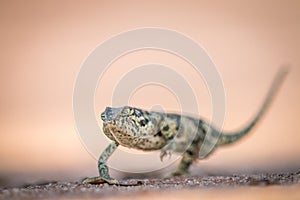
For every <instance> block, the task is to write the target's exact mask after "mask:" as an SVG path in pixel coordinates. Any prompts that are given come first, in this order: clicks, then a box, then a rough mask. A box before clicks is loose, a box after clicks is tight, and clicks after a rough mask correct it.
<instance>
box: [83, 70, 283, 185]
mask: <svg viewBox="0 0 300 200" xmlns="http://www.w3.org/2000/svg"><path fill="white" fill-rule="evenodd" d="M287 72H288V70H287V69H286V68H284V67H282V68H280V70H279V71H278V72H277V73H276V76H275V78H274V80H273V82H272V84H271V87H270V89H269V91H268V93H267V95H266V97H265V100H264V102H263V104H262V105H261V107H260V109H259V110H258V112H257V114H256V115H254V117H253V119H251V120H250V122H249V123H247V124H246V125H245V126H244V127H242V128H241V129H239V130H237V131H234V132H224V131H220V130H218V129H217V128H215V127H214V126H213V125H211V124H210V123H208V122H206V121H204V120H203V119H200V118H194V117H191V116H188V115H182V114H176V113H163V112H157V111H148V110H143V109H140V108H136V107H132V106H123V107H115V108H113V107H106V109H105V110H104V112H102V113H101V119H102V121H103V132H104V134H105V135H106V136H107V137H108V138H109V139H110V140H111V142H110V144H109V145H108V146H107V147H106V149H105V150H104V151H103V152H102V154H101V155H100V157H99V159H98V171H99V176H96V177H92V178H86V179H84V180H83V183H90V184H100V183H108V184H119V181H118V180H117V179H114V178H112V177H111V176H110V174H109V169H108V166H107V164H106V162H107V160H108V159H109V157H110V156H111V155H112V154H113V152H114V151H115V150H116V149H117V147H118V146H120V145H121V146H124V147H127V148H134V149H138V150H143V151H155V150H160V151H161V154H160V159H161V160H162V159H163V158H164V157H165V156H167V155H170V154H171V153H172V152H175V153H181V160H180V163H179V165H178V166H177V168H176V169H175V171H174V172H172V173H171V175H172V176H180V175H186V174H188V173H189V167H190V166H191V164H192V163H193V162H194V161H196V160H198V159H200V156H199V154H200V150H201V151H202V150H204V151H205V150H207V153H206V155H205V156H204V157H201V159H204V158H206V157H207V156H208V155H210V154H211V153H212V152H214V150H215V149H216V148H218V147H221V146H225V145H229V144H232V143H234V142H236V141H239V140H240V139H241V138H243V137H244V136H245V135H247V134H248V133H249V132H250V130H252V129H253V127H254V126H255V125H256V124H257V122H258V121H259V120H260V119H261V117H262V116H263V114H264V113H265V112H266V110H267V108H268V107H269V105H270V103H271V101H272V99H273V98H274V96H275V94H276V93H277V91H278V89H279V87H280V85H281V84H282V83H283V80H284V78H285V76H286V74H287ZM206 137H207V139H206V140H207V141H208V142H206V143H205V142H204V139H205V138H206ZM211 147H212V148H211ZM209 148H211V149H210V150H208V149H209Z"/></svg>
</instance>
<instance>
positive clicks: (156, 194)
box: [0, 172, 300, 199]
mask: <svg viewBox="0 0 300 200" xmlns="http://www.w3.org/2000/svg"><path fill="white" fill-rule="evenodd" d="M241 195H242V196H243V197H245V198H246V197H247V198H249V199H250V198H251V199H253V198H258V199H260V198H261V199H262V198H263V199H285V198H287V199H300V172H298V173H282V174H278V173H277V174H259V175H232V176H207V177H175V178H168V179H128V180H121V181H120V185H108V184H106V183H104V184H99V185H90V184H81V183H80V182H45V183H40V184H32V185H24V186H22V187H7V188H6V187H2V188H1V189H0V199H45V198H47V199H94V198H102V199H140V198H143V199H166V198H172V199H183V198H189V199H199V198H200V197H209V198H210V199H218V198H222V199H229V198H230V199H234V198H238V197H239V198H240V197H241ZM247 198H246V199H247Z"/></svg>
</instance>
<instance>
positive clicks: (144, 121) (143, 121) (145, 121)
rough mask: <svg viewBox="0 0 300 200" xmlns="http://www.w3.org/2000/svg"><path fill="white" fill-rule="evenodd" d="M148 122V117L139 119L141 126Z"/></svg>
mask: <svg viewBox="0 0 300 200" xmlns="http://www.w3.org/2000/svg"><path fill="white" fill-rule="evenodd" d="M148 122H149V120H148V119H141V120H140V122H139V123H140V125H141V126H146V124H148Z"/></svg>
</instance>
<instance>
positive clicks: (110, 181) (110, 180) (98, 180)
mask: <svg viewBox="0 0 300 200" xmlns="http://www.w3.org/2000/svg"><path fill="white" fill-rule="evenodd" d="M82 183H83V184H100V183H108V184H110V185H118V184H119V181H118V180H116V179H113V178H110V177H100V176H97V177H92V178H86V179H84V180H83V181H82Z"/></svg>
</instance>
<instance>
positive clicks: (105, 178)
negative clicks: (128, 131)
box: [82, 142, 119, 184]
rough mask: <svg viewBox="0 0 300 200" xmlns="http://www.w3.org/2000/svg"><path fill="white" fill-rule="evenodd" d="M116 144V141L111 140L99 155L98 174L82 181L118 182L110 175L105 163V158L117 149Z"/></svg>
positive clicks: (92, 182) (96, 182) (93, 182)
mask: <svg viewBox="0 0 300 200" xmlns="http://www.w3.org/2000/svg"><path fill="white" fill-rule="evenodd" d="M118 145H119V144H118V143H116V142H111V143H110V144H109V145H108V146H107V147H106V149H105V150H104V151H103V152H102V154H101V155H100V157H99V160H98V170H99V176H96V177H92V178H86V179H84V180H83V182H82V183H91V184H99V183H108V184H118V183H119V182H118V180H116V179H113V178H111V177H110V175H109V170H108V167H107V165H106V161H107V159H108V158H109V157H110V156H111V155H112V154H113V152H114V151H115V150H116V149H117V147H118Z"/></svg>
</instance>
